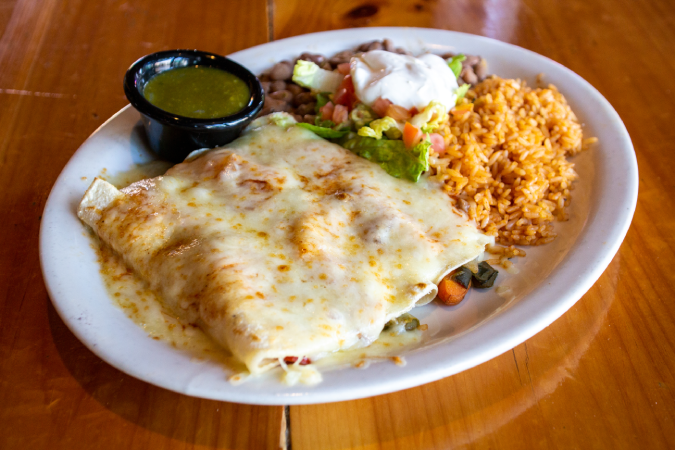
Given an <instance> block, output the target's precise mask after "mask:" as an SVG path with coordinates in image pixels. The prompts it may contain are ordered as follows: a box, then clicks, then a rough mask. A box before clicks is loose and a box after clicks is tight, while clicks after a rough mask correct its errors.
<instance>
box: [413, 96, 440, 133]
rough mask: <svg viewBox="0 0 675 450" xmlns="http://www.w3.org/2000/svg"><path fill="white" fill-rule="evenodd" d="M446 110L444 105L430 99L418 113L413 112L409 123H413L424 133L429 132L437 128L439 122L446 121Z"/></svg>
mask: <svg viewBox="0 0 675 450" xmlns="http://www.w3.org/2000/svg"><path fill="white" fill-rule="evenodd" d="M447 120H448V112H447V111H446V109H445V105H443V104H442V103H441V102H438V101H436V100H432V101H431V103H429V104H428V105H427V107H426V108H424V109H423V110H422V112H420V113H419V114H415V115H414V116H413V117H412V119H410V125H413V126H415V127H417V128H419V129H420V130H422V132H424V133H431V132H433V131H435V130H436V129H438V127H439V126H440V124H441V123H443V122H447Z"/></svg>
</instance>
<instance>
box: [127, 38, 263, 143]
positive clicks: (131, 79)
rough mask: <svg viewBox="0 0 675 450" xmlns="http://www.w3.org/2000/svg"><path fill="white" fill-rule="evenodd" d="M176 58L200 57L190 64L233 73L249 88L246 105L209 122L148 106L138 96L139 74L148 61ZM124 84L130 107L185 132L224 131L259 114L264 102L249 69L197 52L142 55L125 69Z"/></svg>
mask: <svg viewBox="0 0 675 450" xmlns="http://www.w3.org/2000/svg"><path fill="white" fill-rule="evenodd" d="M178 57H200V58H201V59H202V60H201V61H200V62H199V63H198V64H189V65H190V66H195V65H201V66H206V67H214V68H218V69H221V70H224V71H226V72H229V73H232V74H233V75H235V76H236V77H238V78H240V79H242V80H243V81H244V82H245V83H246V84H247V85H248V87H249V90H250V92H251V96H250V98H249V101H248V103H247V104H246V106H245V107H244V108H242V109H241V110H240V111H238V112H236V113H234V114H230V115H229V116H223V117H215V118H211V119H199V118H193V117H185V116H181V115H179V114H174V113H170V112H168V111H165V110H163V109H161V108H158V107H157V106H155V105H153V104H152V103H150V102H149V101H148V100H147V99H146V98H145V97H144V96H143V94H141V91H140V89H139V88H140V87H139V85H138V83H137V75H138V72H139V71H140V69H141V68H143V67H144V66H145V65H146V64H147V63H149V62H153V61H159V60H162V59H172V58H178ZM168 70H171V69H168ZM123 85H124V93H125V94H126V97H127V100H129V103H131V105H132V106H133V107H134V108H136V109H137V110H138V112H140V113H141V114H142V115H144V116H147V117H149V118H150V119H153V120H156V121H158V122H160V123H162V124H164V125H168V126H173V127H177V128H182V129H187V130H202V131H208V130H210V129H213V130H222V129H223V128H228V127H231V126H237V125H239V124H241V123H242V122H244V121H246V120H249V119H251V118H253V117H254V116H255V115H256V114H258V112H260V110H261V109H262V106H263V103H264V102H265V93H264V91H263V88H262V85H261V84H260V80H258V78H257V77H256V76H255V75H254V74H253V73H252V72H251V71H250V70H248V69H247V68H246V67H244V66H242V65H241V64H239V63H237V62H236V61H233V60H231V59H229V58H227V57H225V56H222V55H219V54H217V53H211V52H206V51H202V50H196V49H175V50H162V51H159V52H155V53H150V54H148V55H145V56H143V57H141V58H139V59H137V60H136V61H135V62H134V63H133V64H131V66H129V69H127V71H126V73H125V74H124V80H123Z"/></svg>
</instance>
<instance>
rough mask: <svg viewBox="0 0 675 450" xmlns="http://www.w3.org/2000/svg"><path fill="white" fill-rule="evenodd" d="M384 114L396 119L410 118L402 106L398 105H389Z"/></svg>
mask: <svg viewBox="0 0 675 450" xmlns="http://www.w3.org/2000/svg"><path fill="white" fill-rule="evenodd" d="M385 116H389V117H391V118H392V119H394V120H396V121H400V122H403V121H404V120H408V119H410V118H411V117H412V116H411V115H410V113H409V112H408V110H407V109H405V108H404V107H403V106H398V105H389V107H388V108H387V112H386V113H385Z"/></svg>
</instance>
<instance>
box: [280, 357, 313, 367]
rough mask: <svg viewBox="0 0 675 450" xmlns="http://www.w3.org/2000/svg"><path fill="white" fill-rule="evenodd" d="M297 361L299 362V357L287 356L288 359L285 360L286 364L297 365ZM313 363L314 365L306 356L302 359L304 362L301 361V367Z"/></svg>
mask: <svg viewBox="0 0 675 450" xmlns="http://www.w3.org/2000/svg"><path fill="white" fill-rule="evenodd" d="M297 360H298V357H297V356H287V357H285V358H284V362H285V363H286V364H295V362H296V361H297ZM311 363H312V361H310V360H309V358H308V357H306V356H304V357H303V358H302V361H300V365H301V366H306V365H307V364H311Z"/></svg>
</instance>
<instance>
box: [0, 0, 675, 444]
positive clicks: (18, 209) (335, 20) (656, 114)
mask: <svg viewBox="0 0 675 450" xmlns="http://www.w3.org/2000/svg"><path fill="white" fill-rule="evenodd" d="M384 25H386V26H421V27H432V28H443V29H451V30H457V31H464V32H469V33H474V34H480V35H484V36H489V37H492V38H496V39H499V40H503V41H506V42H510V43H513V44H516V45H520V46H522V47H525V48H528V49H530V50H533V51H535V52H538V53H540V54H543V55H545V56H548V57H549V58H552V59H554V60H556V61H558V62H560V63H562V64H564V65H565V66H567V67H569V68H571V69H572V70H574V71H575V72H577V73H578V74H580V75H581V76H582V77H584V78H585V79H586V80H588V81H589V82H590V83H591V84H593V85H594V86H595V87H596V88H597V89H598V90H599V91H600V92H601V93H602V94H603V95H604V96H605V97H606V98H607V99H608V100H609V101H610V102H611V103H612V105H613V106H614V107H615V108H616V110H617V111H618V112H619V115H620V116H621V118H622V119H623V120H624V122H625V124H626V127H627V128H628V131H629V133H630V135H631V137H632V139H633V143H634V145H635V149H636V153H637V158H638V164H639V168H640V193H639V200H638V207H637V211H636V214H635V218H634V220H633V224H632V226H631V229H630V230H629V232H628V235H627V237H626V240H625V241H624V244H623V245H622V247H621V249H620V251H619V253H618V254H617V255H616V257H615V258H614V260H613V262H612V263H611V265H610V266H609V268H608V269H607V270H606V271H605V273H604V274H603V275H602V277H601V278H600V279H599V281H598V282H597V283H596V284H595V286H593V288H592V289H591V290H590V291H589V292H588V293H587V294H586V295H585V296H584V297H583V298H582V299H581V300H580V301H579V302H578V303H577V304H576V305H575V306H574V307H573V308H572V309H570V311H568V312H567V313H566V314H565V315H563V316H562V317H561V318H560V319H559V320H557V321H556V322H554V323H553V324H552V325H551V326H549V327H548V328H547V329H545V330H544V331H542V332H541V333H539V334H537V335H536V336H534V337H533V338H531V339H529V340H528V341H526V342H525V343H523V344H521V345H519V346H518V347H516V348H514V349H513V350H512V351H509V352H507V353H505V354H503V355H501V356H499V357H497V358H494V359H493V360H491V361H488V362H486V363H484V364H482V365H480V366H478V367H476V368H473V369H471V370H468V371H465V372H463V373H460V374H458V375H455V376H452V377H449V378H446V379H443V380H440V381H438V382H435V383H431V384H427V385H424V386H421V387H418V388H413V389H409V390H406V391H402V392H398V393H393V394H389V395H383V396H378V397H373V398H369V399H363V400H357V401H351V402H343V403H333V404H325V405H313V406H298V407H295V406H294V407H291V408H290V415H289V416H288V417H285V415H284V410H283V408H282V407H254V406H246V405H237V404H230V403H222V402H214V401H207V400H200V399H195V398H190V397H186V396H182V395H178V394H175V393H172V392H169V391H166V390H163V389H160V388H157V387H154V386H151V385H148V384H146V383H144V382H141V381H138V380H136V379H134V378H131V377H129V376H127V375H125V374H123V373H121V372H119V371H118V370H116V369H114V368H112V367H111V366H109V365H107V364H106V363H104V362H103V361H101V360H100V359H99V358H97V357H96V356H95V355H93V354H92V353H91V352H89V351H88V350H87V349H86V348H85V347H84V346H83V345H82V344H81V343H80V342H79V341H78V340H77V339H76V338H75V337H74V336H73V335H72V333H71V332H70V331H69V330H68V329H67V328H66V326H65V325H64V323H63V322H62V321H61V319H60V318H59V317H58V315H57V314H56V312H55V310H54V309H53V307H52V306H51V303H50V300H49V297H48V295H47V293H46V290H45V287H44V283H43V281H42V276H41V273H40V267H39V260H38V239H37V235H38V229H39V225H40V216H41V214H42V209H43V208H44V203H45V200H46V198H47V196H48V194H49V191H50V189H51V186H52V185H53V183H54V181H55V179H56V177H57V176H58V174H59V172H60V171H61V169H62V168H63V166H64V165H65V164H66V162H67V161H68V159H69V158H70V157H71V155H72V154H73V153H74V151H75V150H76V149H77V148H78V146H79V145H80V144H81V143H82V142H83V141H84V140H85V139H86V137H87V136H88V135H89V134H90V133H91V132H92V131H94V130H95V129H96V128H97V127H98V126H99V125H101V123H103V121H104V120H105V119H107V118H108V117H109V116H110V115H112V114H113V113H114V112H116V111H117V110H119V109H120V108H121V107H122V106H124V105H125V104H126V103H127V102H126V99H125V97H124V94H123V92H122V89H121V79H122V75H123V74H124V71H125V70H126V68H127V67H128V66H129V65H130V64H131V63H132V62H133V61H134V60H135V59H137V58H138V57H140V56H142V55H144V54H147V53H151V52H153V51H157V50H162V49H170V48H199V49H203V50H209V51H213V52H216V53H221V54H227V53H230V52H233V51H236V50H239V49H243V48H247V47H250V46H253V45H257V44H261V43H264V42H266V41H268V40H270V39H280V38H284V37H288V36H293V35H298V34H303V33H308V32H314V31H322V30H329V29H337V28H348V27H361V26H384ZM383 37H385V36H383ZM674 44H675V4H673V2H672V1H668V0H661V1H656V0H655V1H649V2H646V1H645V2H635V1H632V0H616V1H608V0H586V1H580V0H567V1H544V0H540V1H534V0H457V1H450V0H443V1H433V0H417V1H409V0H406V1H397V2H393V1H380V0H372V1H369V0H362V1H355V0H346V1H341V2H328V1H323V0H314V1H312V2H307V1H300V0H284V1H281V0H276V1H274V0H269V1H268V0H250V1H227V2H214V1H208V0H193V1H187V0H163V1H160V0H137V1H134V2H130V1H123V0H106V1H100V2H91V1H85V0H43V1H37V0H3V1H0V193H1V194H2V195H0V214H1V217H2V220H1V221H0V240H1V241H0V242H1V245H2V247H1V248H2V251H1V252H0V449H33V448H36V449H42V448H54V449H59V448H64V449H80V448H81V449H91V448H104V449H116V448H129V449H133V448H152V449H154V448H166V449H173V448H186V449H192V448H236V449H244V448H253V449H258V448H279V446H283V442H282V439H281V437H282V435H283V434H284V431H285V423H286V422H287V423H288V427H289V431H290V437H291V440H290V442H289V443H288V444H292V448H293V449H294V450H302V449H324V448H326V449H347V448H361V449H390V448H391V449H406V450H408V449H449V448H514V449H515V448H580V449H586V448H613V449H614V448H649V449H658V448H675V306H674V305H675V292H674V289H673V286H674V284H675V271H673V270H672V268H673V267H675V254H674V252H673V249H674V245H673V244H674V239H675V237H674V236H675V204H674V203H675V202H674V201H673V197H672V195H671V194H672V193H673V192H675V177H673V176H672V173H675V172H674V171H675V147H674V144H673V142H675V126H674V125H673V124H675V87H674V86H673V83H672V73H674V72H675V59H674V58H673V57H672V54H673V47H674ZM619 176H621V174H617V177H619Z"/></svg>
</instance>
